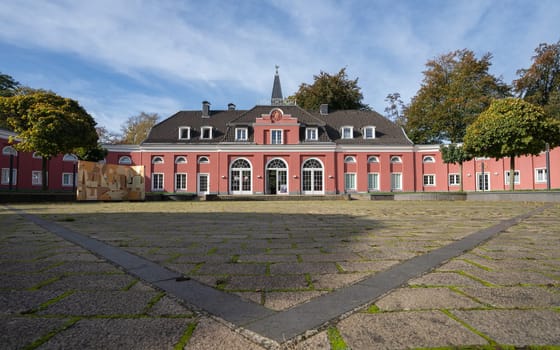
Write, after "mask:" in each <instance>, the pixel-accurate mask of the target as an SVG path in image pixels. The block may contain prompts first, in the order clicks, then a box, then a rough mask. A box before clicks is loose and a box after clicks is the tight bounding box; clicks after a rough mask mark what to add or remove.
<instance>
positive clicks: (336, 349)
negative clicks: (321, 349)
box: [327, 327, 349, 350]
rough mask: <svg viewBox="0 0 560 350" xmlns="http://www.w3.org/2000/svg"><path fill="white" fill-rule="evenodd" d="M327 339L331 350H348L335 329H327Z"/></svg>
mask: <svg viewBox="0 0 560 350" xmlns="http://www.w3.org/2000/svg"><path fill="white" fill-rule="evenodd" d="M327 337H328V339H329V344H330V345H331V350H348V349H349V347H348V345H346V342H345V341H344V339H343V338H342V336H341V335H340V332H339V331H338V329H337V328H336V327H329V329H328V330H327Z"/></svg>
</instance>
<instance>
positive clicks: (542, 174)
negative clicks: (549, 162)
mask: <svg viewBox="0 0 560 350" xmlns="http://www.w3.org/2000/svg"><path fill="white" fill-rule="evenodd" d="M547 181H548V173H547V170H546V168H535V183H538V184H539V183H546V182H547Z"/></svg>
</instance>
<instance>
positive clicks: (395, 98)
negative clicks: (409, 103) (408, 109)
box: [385, 92, 406, 128]
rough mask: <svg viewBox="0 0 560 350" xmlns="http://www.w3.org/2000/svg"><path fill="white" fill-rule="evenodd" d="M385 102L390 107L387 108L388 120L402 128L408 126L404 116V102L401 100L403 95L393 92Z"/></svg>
mask: <svg viewBox="0 0 560 350" xmlns="http://www.w3.org/2000/svg"><path fill="white" fill-rule="evenodd" d="M385 102H387V103H388V106H387V107H385V115H386V116H387V119H389V120H390V121H392V122H394V123H395V124H397V125H398V126H400V127H401V128H404V127H405V126H406V117H405V115H404V108H405V105H404V102H403V101H402V100H401V94H399V93H398V92H393V93H392V94H388V95H387V97H385Z"/></svg>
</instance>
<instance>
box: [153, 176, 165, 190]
mask: <svg viewBox="0 0 560 350" xmlns="http://www.w3.org/2000/svg"><path fill="white" fill-rule="evenodd" d="M156 175H157V177H158V178H160V177H161V183H160V181H159V180H158V183H157V185H160V186H156ZM164 181H165V176H164V174H163V173H152V191H153V192H162V191H163V189H164V188H165V187H164Z"/></svg>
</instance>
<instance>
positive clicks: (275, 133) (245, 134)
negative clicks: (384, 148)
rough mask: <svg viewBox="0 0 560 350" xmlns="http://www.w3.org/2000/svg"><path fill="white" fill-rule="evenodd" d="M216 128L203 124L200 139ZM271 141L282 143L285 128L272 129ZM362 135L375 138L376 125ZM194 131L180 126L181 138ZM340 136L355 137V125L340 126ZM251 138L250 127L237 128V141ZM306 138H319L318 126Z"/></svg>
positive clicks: (367, 127) (364, 137) (309, 131)
mask: <svg viewBox="0 0 560 350" xmlns="http://www.w3.org/2000/svg"><path fill="white" fill-rule="evenodd" d="M213 131H214V128H213V127H211V126H203V127H201V128H200V139H201V140H211V139H212V138H213V136H214V135H213ZM271 131H272V133H271V138H272V139H271V143H273V144H275V143H282V142H278V140H281V138H282V134H283V130H281V129H273V130H271ZM361 131H362V137H363V139H365V140H370V139H374V138H375V126H365V127H363V128H362V129H361ZM193 134H194V131H193V130H192V129H191V127H190V126H181V127H179V136H178V138H179V140H190V139H191V138H192V137H194V135H193ZM340 137H341V138H343V139H353V138H354V127H353V126H343V127H341V128H340ZM248 138H249V128H235V141H247V140H248ZM305 140H306V141H317V140H319V128H316V127H306V128H305Z"/></svg>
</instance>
